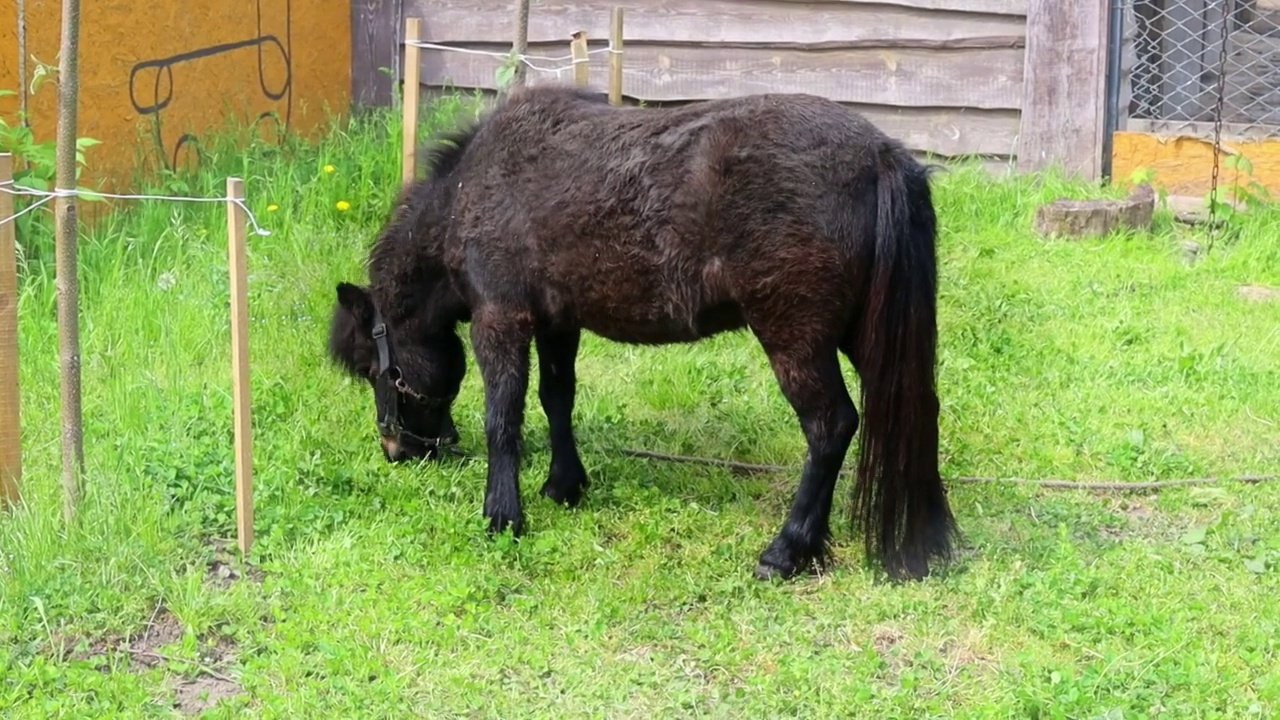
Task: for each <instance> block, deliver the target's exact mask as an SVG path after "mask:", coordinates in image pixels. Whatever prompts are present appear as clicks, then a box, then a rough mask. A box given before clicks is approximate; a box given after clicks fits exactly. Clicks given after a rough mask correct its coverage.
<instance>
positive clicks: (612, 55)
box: [609, 7, 622, 105]
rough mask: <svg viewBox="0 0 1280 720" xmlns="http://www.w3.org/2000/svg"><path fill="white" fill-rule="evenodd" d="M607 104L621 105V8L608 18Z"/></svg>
mask: <svg viewBox="0 0 1280 720" xmlns="http://www.w3.org/2000/svg"><path fill="white" fill-rule="evenodd" d="M609 104H610V105H621V104H622V8H620V7H615V8H613V14H612V15H611V16H610V17H609Z"/></svg>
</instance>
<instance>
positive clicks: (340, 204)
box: [338, 200, 351, 212]
mask: <svg viewBox="0 0 1280 720" xmlns="http://www.w3.org/2000/svg"><path fill="white" fill-rule="evenodd" d="M338 209H339V210H341V211H342V212H346V211H348V210H350V209H351V203H349V202H347V201H346V200H339V201H338Z"/></svg>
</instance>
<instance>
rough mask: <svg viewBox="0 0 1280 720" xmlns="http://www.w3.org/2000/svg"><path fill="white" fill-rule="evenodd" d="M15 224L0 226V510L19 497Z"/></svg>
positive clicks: (3, 198)
mask: <svg viewBox="0 0 1280 720" xmlns="http://www.w3.org/2000/svg"><path fill="white" fill-rule="evenodd" d="M12 180H13V156H12V155H10V154H9V153H0V185H6V186H7V185H8V183H9V182H10V181H12ZM11 217H13V196H12V195H10V194H9V193H6V192H0V222H3V221H4V220H5V219H7V218H11ZM16 226H17V223H16V222H14V221H13V220H9V222H6V223H4V224H3V225H0V510H6V509H8V508H10V507H13V506H16V505H17V504H18V503H19V501H21V499H22V496H21V493H20V492H19V487H20V486H21V485H22V418H21V410H20V402H21V397H20V395H21V393H20V391H19V385H18V245H17V234H18V233H17V227H16Z"/></svg>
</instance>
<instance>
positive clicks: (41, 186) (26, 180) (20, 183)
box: [13, 173, 50, 192]
mask: <svg viewBox="0 0 1280 720" xmlns="http://www.w3.org/2000/svg"><path fill="white" fill-rule="evenodd" d="M13 186H14V187H24V188H27V189H28V190H43V191H45V192H48V191H49V187H50V185H49V183H48V182H47V181H46V180H45V179H44V178H42V177H40V176H38V175H36V174H35V173H29V174H27V175H24V176H22V177H21V178H19V177H17V176H14V179H13Z"/></svg>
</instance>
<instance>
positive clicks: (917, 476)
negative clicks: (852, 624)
mask: <svg viewBox="0 0 1280 720" xmlns="http://www.w3.org/2000/svg"><path fill="white" fill-rule="evenodd" d="M877 170H878V171H877V175H878V179H877V190H876V206H877V210H876V223H875V241H874V251H873V252H872V251H871V248H867V249H866V250H867V251H868V252H867V253H866V256H872V255H874V260H873V261H872V268H871V273H870V275H871V277H870V288H869V290H868V292H867V294H866V296H865V301H864V303H863V315H862V318H861V322H860V323H856V324H855V326H854V332H855V333H857V335H856V340H855V341H854V346H853V347H852V348H850V349H851V350H853V357H852V358H851V359H852V360H854V361H855V366H856V368H857V370H858V374H859V376H860V378H861V390H862V415H863V417H862V423H861V426H862V433H861V434H860V440H859V458H858V474H857V483H856V486H855V490H854V503H853V520H854V523H855V525H860V526H861V529H862V532H863V536H864V541H865V544H866V551H867V556H868V557H869V558H872V557H875V558H879V560H880V561H881V563H882V564H883V566H884V567H885V569H886V570H887V571H888V572H889V574H890V575H891V576H892V577H894V578H895V579H901V578H904V577H905V578H911V579H917V578H921V577H924V576H926V575H928V573H929V561H930V559H931V558H938V559H940V560H942V561H947V560H949V559H950V557H951V552H952V541H953V538H954V536H955V535H956V532H957V531H956V526H955V520H954V518H953V517H952V514H951V509H950V507H949V506H948V503H947V495H946V489H945V488H944V487H943V485H942V478H941V475H940V474H939V470H938V396H937V390H936V385H935V379H934V372H935V363H936V354H937V274H938V273H937V251H936V248H935V243H936V238H937V216H936V215H935V213H934V208H933V200H932V196H931V192H930V189H929V172H930V170H931V168H929V167H926V166H923V165H921V164H920V163H918V162H916V160H915V158H913V157H911V156H910V155H909V154H908V153H907V151H906V150H905V149H903V148H901V147H896V146H895V147H890V148H885V149H883V150H881V152H880V159H879V167H878V169H877Z"/></svg>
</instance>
